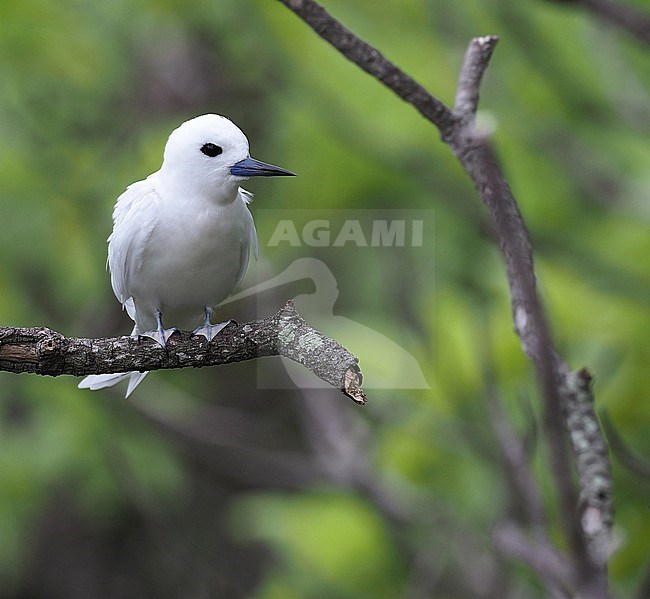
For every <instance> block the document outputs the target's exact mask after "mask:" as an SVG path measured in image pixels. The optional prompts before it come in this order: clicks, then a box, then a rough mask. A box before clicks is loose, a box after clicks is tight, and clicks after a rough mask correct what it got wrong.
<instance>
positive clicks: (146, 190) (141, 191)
mask: <svg viewBox="0 0 650 599" xmlns="http://www.w3.org/2000/svg"><path fill="white" fill-rule="evenodd" d="M293 174H294V173H292V172H290V171H287V170H284V169H282V168H280V167H277V166H273V165H271V164H266V163H264V162H260V161H258V160H255V159H254V158H251V157H250V155H249V146H248V139H246V136H245V135H244V134H243V133H242V131H241V130H240V129H239V128H238V127H237V126H236V125H235V124H233V123H232V122H231V121H229V120H228V119H227V118H225V117H223V116H219V115H216V114H205V115H203V116H198V117H196V118H194V119H191V120H189V121H186V122H185V123H183V124H182V125H181V126H180V127H178V128H177V129H175V130H174V131H173V132H172V133H171V135H170V136H169V140H168V141H167V144H166V146H165V152H164V156H163V163H162V166H161V168H160V170H159V171H157V172H155V173H153V174H151V175H149V176H148V177H147V178H146V179H144V180H143V181H138V182H137V183H133V184H132V185H129V187H127V189H126V191H125V192H124V193H123V194H122V195H121V196H120V197H119V198H118V199H117V202H116V204H115V208H114V210H113V232H112V233H111V235H110V237H109V238H108V267H109V269H110V273H111V284H112V286H113V291H114V293H115V295H116V297H117V299H118V300H119V301H120V302H121V303H122V306H123V307H124V309H125V310H126V311H127V313H128V315H129V316H130V317H131V318H132V319H133V320H134V321H135V327H134V328H133V332H132V333H131V334H132V335H133V336H137V335H145V336H147V337H151V338H153V339H155V340H156V341H157V342H158V343H159V344H160V345H162V346H163V347H164V346H165V344H166V342H167V340H168V338H169V336H170V335H171V334H172V333H173V331H174V330H175V329H173V328H170V329H165V328H164V327H163V321H164V322H165V323H166V324H168V325H174V326H175V327H178V328H181V329H188V328H191V327H193V326H195V325H197V324H199V323H202V324H201V325H200V326H198V328H196V329H194V333H195V334H198V335H203V336H204V337H205V338H206V339H207V342H208V343H209V342H210V341H211V340H212V339H213V338H214V336H215V335H217V334H218V333H219V331H221V329H223V328H224V327H225V326H226V325H227V324H228V323H229V322H230V321H226V322H222V323H219V324H210V316H211V314H212V310H213V309H214V308H215V307H216V306H217V305H219V304H220V303H221V302H222V301H223V300H225V299H226V298H227V297H228V296H229V295H231V294H232V292H233V291H234V290H235V289H236V288H237V286H238V285H239V283H240V282H241V281H242V279H243V278H244V275H245V274H246V269H247V267H248V261H249V256H250V252H251V251H252V252H253V253H254V255H255V257H256V258H257V252H258V247H257V233H256V231H255V224H254V222H253V217H252V215H251V213H250V211H249V209H248V203H249V202H250V201H251V199H252V194H250V193H249V192H247V191H246V190H244V189H242V188H241V187H239V184H240V183H241V182H242V181H244V180H245V179H248V178H249V177H259V176H262V177H272V176H279V175H293ZM146 374H147V373H146V372H123V373H115V374H98V375H96V374H92V375H89V376H87V377H86V378H84V379H83V380H82V381H81V383H79V387H80V388H81V389H93V390H94V389H102V388H103V387H109V386H111V385H115V384H116V383H118V382H119V381H121V380H124V379H127V378H128V379H129V386H128V389H127V392H126V396H127V397H128V396H129V395H130V394H131V393H132V392H133V390H134V389H135V387H136V386H137V385H138V384H139V383H140V382H141V381H142V379H143V378H144V377H145V375H146Z"/></svg>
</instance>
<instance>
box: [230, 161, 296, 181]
mask: <svg viewBox="0 0 650 599" xmlns="http://www.w3.org/2000/svg"><path fill="white" fill-rule="evenodd" d="M230 174H231V175H235V177H295V176H296V173H292V172H291V171H287V170H285V169H283V168H280V167H279V166H273V165H272V164H266V162H260V161H259V160H255V158H251V157H250V156H249V157H248V158H244V159H243V160H240V161H239V162H237V163H236V164H233V165H232V166H231V167H230Z"/></svg>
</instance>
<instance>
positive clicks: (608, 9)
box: [550, 0, 650, 45]
mask: <svg viewBox="0 0 650 599" xmlns="http://www.w3.org/2000/svg"><path fill="white" fill-rule="evenodd" d="M550 1H551V2H557V3H562V4H574V5H575V6H583V7H584V8H586V9H587V10H590V11H591V12H592V13H594V14H595V15H596V16H597V17H599V18H600V19H601V20H603V21H605V22H606V23H612V24H614V25H616V26H618V27H620V28H621V29H624V30H625V31H627V32H628V33H630V34H632V35H633V36H634V37H635V38H636V39H638V40H639V41H640V42H643V43H645V44H649V45H650V15H648V14H646V13H642V12H641V11H640V10H638V9H636V8H634V7H632V6H626V5H625V4H621V3H620V2H614V1H613V0H550Z"/></svg>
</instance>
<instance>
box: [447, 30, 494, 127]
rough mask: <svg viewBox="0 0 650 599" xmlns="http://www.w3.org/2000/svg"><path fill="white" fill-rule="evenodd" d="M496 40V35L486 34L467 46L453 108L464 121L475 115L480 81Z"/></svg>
mask: <svg viewBox="0 0 650 599" xmlns="http://www.w3.org/2000/svg"><path fill="white" fill-rule="evenodd" d="M498 41H499V38H498V37H497V36H495V35H486V36H484V37H475V38H474V39H473V40H472V41H471V42H470V43H469V45H468V46H467V51H466V52H465V58H464V60H463V66H462V67H461V69H460V75H459V77H458V87H457V89H456V100H455V102H454V110H455V111H456V113H457V114H459V115H462V117H463V120H464V122H465V123H470V122H471V120H473V118H474V116H475V115H476V107H477V106H478V99H479V89H480V87H481V81H482V79H483V75H484V74H485V70H486V69H487V67H488V64H489V63H490V58H492V53H493V52H494V49H495V47H496V45H497V42H498Z"/></svg>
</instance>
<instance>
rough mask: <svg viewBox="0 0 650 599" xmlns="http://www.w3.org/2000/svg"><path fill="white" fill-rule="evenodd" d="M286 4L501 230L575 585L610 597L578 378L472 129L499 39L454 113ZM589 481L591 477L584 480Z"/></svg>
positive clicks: (316, 14) (362, 47)
mask: <svg viewBox="0 0 650 599" xmlns="http://www.w3.org/2000/svg"><path fill="white" fill-rule="evenodd" d="M280 2H282V3H283V4H284V5H285V6H287V7H288V8H289V9H291V10H292V11H293V12H295V13H296V14H297V15H299V16H300V17H301V18H302V19H303V20H304V21H305V22H306V23H307V24H308V25H309V26H310V27H312V28H313V29H314V31H316V32H317V33H318V34H319V35H320V36H321V37H323V38H324V39H325V40H327V41H328V42H329V43H330V44H332V45H333V46H334V47H335V48H337V49H338V50H339V51H340V52H341V53H342V54H344V55H345V56H346V57H347V58H348V59H350V60H352V61H353V62H355V63H356V64H357V65H358V66H359V67H360V68H362V69H363V70H364V71H366V72H368V73H370V74H371V75H373V76H375V77H376V78H377V79H379V80H380V81H381V82H382V83H384V85H386V86H387V87H388V88H390V89H391V90H392V91H393V92H395V93H396V94H397V95H398V96H400V97H401V98H403V99H404V100H406V101H407V102H410V103H411V104H412V105H413V106H414V107H415V108H416V109H417V110H418V111H419V112H420V113H421V114H422V115H423V116H424V117H425V118H427V119H428V120H430V121H431V122H432V123H433V124H434V125H436V127H438V129H439V130H440V132H441V133H442V138H443V140H444V141H445V142H446V143H447V144H448V145H449V146H450V148H451V149H452V151H453V152H454V154H455V155H456V157H457V158H458V160H459V161H460V163H461V164H462V166H463V168H464V169H465V171H466V173H467V174H468V176H469V177H470V178H471V179H472V181H473V182H474V185H475V186H476V189H477V190H478V192H479V194H480V196H481V198H482V200H483V202H484V203H485V205H486V206H487V207H488V209H489V211H490V213H491V215H492V218H493V220H494V222H495V224H496V228H497V235H498V237H499V243H500V246H501V250H502V253H503V255H504V258H505V263H506V271H507V276H508V284H509V287H510V296H511V303H512V313H513V320H514V325H515V330H516V332H517V334H518V336H519V338H520V341H521V345H522V348H523V350H524V352H525V353H526V355H527V356H528V357H529V358H530V360H531V361H532V362H533V363H534V365H535V368H536V370H537V374H538V378H539V382H540V387H541V390H542V395H543V398H544V432H545V435H546V440H547V445H548V447H549V451H550V458H551V471H552V473H553V476H554V478H555V482H556V487H557V491H558V497H559V507H560V513H561V517H562V524H563V528H564V530H565V531H566V533H567V535H568V539H569V543H570V546H571V553H572V555H573V558H574V573H573V575H574V579H575V583H576V585H577V587H578V589H580V591H579V592H587V593H589V594H590V595H589V596H591V597H593V598H594V599H595V598H596V597H606V596H607V584H606V578H605V570H604V568H603V564H602V562H601V561H600V560H595V559H594V555H595V553H597V552H594V551H593V550H592V549H593V548H591V549H589V548H588V547H587V545H588V543H589V542H590V541H591V539H592V538H591V536H590V535H589V534H588V531H587V530H586V529H585V527H584V524H585V521H584V519H583V522H582V523H581V522H578V521H577V519H576V518H575V506H576V503H577V497H576V493H575V489H574V486H573V481H572V476H571V468H570V460H569V457H568V452H567V443H566V431H565V426H566V425H567V423H568V421H569V420H570V419H571V417H572V416H575V417H576V418H580V417H581V416H582V412H581V411H580V410H578V411H577V412H576V414H571V413H570V412H569V411H570V410H572V409H578V406H577V405H576V404H575V403H574V402H571V401H568V399H570V396H571V393H567V392H566V389H567V387H569V386H570V385H569V384H568V383H570V382H571V381H572V380H573V376H574V375H572V374H571V373H570V372H569V371H568V368H566V366H565V365H564V363H563V362H562V360H561V359H559V358H558V356H557V354H556V352H555V348H554V346H553V342H552V339H551V335H550V332H549V329H548V325H547V323H546V318H545V315H544V311H543V308H542V305H541V302H540V300H539V297H538V295H537V289H536V281H535V272H534V267H533V256H532V248H531V243H530V238H529V235H528V231H527V230H526V227H525V225H524V221H523V218H522V216H521V213H520V211H519V208H518V206H517V203H516V201H515V198H514V196H513V194H512V191H511V190H510V188H509V186H508V184H507V182H506V180H505V178H504V176H503V174H502V172H501V169H500V167H499V165H498V161H497V159H496V156H495V153H494V150H493V148H492V146H491V144H490V143H489V140H488V139H487V137H486V136H485V135H484V134H482V133H480V132H479V131H477V130H476V129H475V128H474V127H473V114H474V112H475V110H476V104H477V102H478V87H479V85H480V82H481V79H482V76H483V73H484V72H485V69H486V67H487V64H488V62H489V59H490V56H491V54H492V51H493V49H494V45H495V44H496V41H497V38H496V37H492V36H488V37H483V38H475V39H474V40H472V42H471V43H470V46H469V48H468V50H467V53H466V57H465V61H464V65H463V69H462V71H461V76H460V80H459V86H458V92H457V95H456V111H451V110H450V109H449V108H447V107H446V106H445V105H444V104H443V103H442V102H441V101H440V100H438V99H437V98H435V97H433V96H431V94H429V93H428V92H427V91H426V90H424V89H423V88H422V86H420V85H419V84H418V83H417V82H415V81H414V80H413V79H411V78H410V77H409V76H408V75H406V74H404V73H402V72H401V71H400V70H399V69H398V68H397V67H396V66H395V65H394V64H392V63H391V62H389V61H388V60H387V59H386V58H384V56H382V54H381V53H380V52H379V51H378V50H376V49H375V48H373V47H371V46H369V45H368V44H366V43H365V42H363V41H361V40H360V39H359V38H357V37H356V36H355V35H354V34H353V33H352V32H351V31H350V30H348V29H346V28H345V27H344V26H343V25H341V24H340V23H339V22H338V21H337V20H336V19H334V18H333V17H332V16H330V15H329V14H328V13H327V12H326V11H325V10H324V9H323V8H322V7H321V6H320V5H318V4H317V3H316V2H315V1H314V0H280ZM564 410H567V412H566V413H565V411H564ZM567 428H570V427H567ZM595 438H598V439H599V440H600V441H602V433H601V431H600V428H599V427H598V423H597V421H596V428H595V430H594V431H593V437H590V438H589V441H592V440H593V439H595ZM600 441H599V442H600ZM603 443H604V441H603ZM572 448H573V449H574V454H575V457H576V460H578V461H579V460H580V459H581V455H580V453H579V452H578V451H577V447H576V445H575V444H573V445H572ZM605 460H607V457H606V456H605ZM578 472H579V476H580V477H581V481H580V486H581V489H585V488H586V487H588V486H590V481H589V480H588V477H589V476H591V475H592V474H593V472H592V471H591V470H590V469H588V468H579V469H578ZM599 472H600V474H603V475H604V476H606V475H607V473H608V470H606V469H600V470H599ZM582 477H587V478H585V479H584V480H583V479H582ZM609 484H611V477H610V478H609ZM610 488H611V487H610ZM603 514H604V513H603ZM603 524H604V530H605V529H606V530H607V535H609V528H610V525H611V522H607V519H606V518H605V519H604V520H603Z"/></svg>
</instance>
